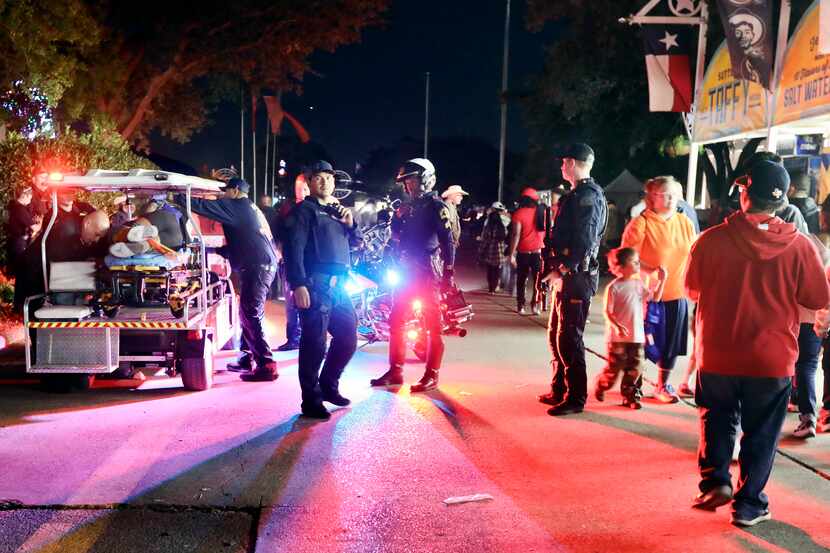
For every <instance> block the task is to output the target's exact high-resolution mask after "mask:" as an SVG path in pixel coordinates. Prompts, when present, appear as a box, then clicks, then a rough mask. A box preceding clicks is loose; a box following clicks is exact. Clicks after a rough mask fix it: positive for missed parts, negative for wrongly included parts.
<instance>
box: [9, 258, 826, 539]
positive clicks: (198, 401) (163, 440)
mask: <svg viewBox="0 0 830 553" xmlns="http://www.w3.org/2000/svg"><path fill="white" fill-rule="evenodd" d="M481 280H482V279H481V278H480V276H479V275H478V274H476V273H475V272H471V271H467V274H462V282H463V284H464V286H465V288H466V289H468V293H467V297H468V300H470V301H471V302H472V303H473V304H474V306H475V310H476V316H475V318H474V320H473V321H472V322H471V323H469V324H468V325H467V328H468V329H469V334H468V335H467V337H466V338H457V337H449V338H447V351H446V358H445V363H444V369H443V370H442V372H441V387H440V389H439V390H438V391H434V392H430V393H427V394H421V395H412V394H410V393H409V390H408V387H406V386H404V387H401V388H400V389H388V390H385V389H382V390H377V389H372V388H370V387H369V386H368V380H369V379H370V378H371V377H374V376H377V375H379V374H380V373H381V372H383V371H384V370H385V369H386V345H385V344H373V345H368V346H366V347H364V348H362V349H361V350H360V351H359V353H358V354H357V355H356V357H355V359H354V361H353V362H352V364H351V365H350V366H349V367H348V369H347V371H346V373H345V375H344V379H343V382H342V392H343V394H344V395H346V396H347V397H350V398H351V399H352V400H353V404H352V406H351V407H349V408H342V409H337V410H336V411H335V412H334V415H333V417H332V419H331V420H330V421H328V422H311V421H308V420H305V419H302V418H300V417H299V416H298V411H299V385H298V383H297V375H296V372H297V365H296V352H291V353H285V354H279V357H278V359H279V366H280V378H279V379H278V380H277V381H276V382H273V383H244V382H241V381H239V379H238V378H237V376H236V375H235V374H233V373H227V372H222V373H220V374H219V375H218V376H217V382H216V384H215V386H214V388H213V389H211V390H209V391H207V392H186V391H184V390H183V389H181V387H180V385H181V383H180V381H179V380H177V379H161V380H150V381H148V382H146V383H145V384H144V385H143V386H141V387H140V388H139V389H136V390H111V389H109V390H107V389H93V390H90V391H87V392H83V393H72V394H66V395H52V394H47V393H46V392H43V391H40V390H39V389H38V388H37V387H36V386H33V385H31V384H26V383H24V382H21V381H17V380H6V381H5V382H6V384H2V382H3V380H2V379H1V378H0V552H2V553H6V552H61V553H75V552H78V553H80V552H118V553H132V552H139V551H140V552H165V553H166V552H180V551H199V552H239V553H243V552H251V551H256V552H282V551H285V552H305V551H308V552H372V551H377V552H387V551H388V552H405V551H406V552H422V551H423V552H443V551H451V552H456V551H457V552H468V551H469V552H476V553H478V552H482V551H522V552H524V551H538V552H548V551H575V552H581V551H585V552H595V551H596V552H600V551H616V552H635V551H672V552H683V551H718V552H721V551H723V552H729V551H752V552H757V551H797V552H800V553H806V552H814V551H828V550H830V549H828V548H830V434H820V435H819V436H817V437H816V438H815V439H812V440H808V441H806V442H804V441H798V440H793V439H790V438H787V437H786V435H787V433H788V432H790V431H791V430H792V429H793V428H794V427H795V425H796V419H795V417H796V415H789V416H788V419H787V422H786V423H785V434H784V436H785V437H784V439H783V440H782V444H781V455H779V456H778V458H777V461H776V465H775V469H774V471H773V474H772V478H771V481H770V483H769V485H768V487H767V491H768V493H769V495H770V498H771V505H770V508H771V511H772V515H773V520H772V521H770V522H767V523H764V524H761V525H759V526H757V527H755V528H753V529H749V530H744V529H739V528H736V527H734V526H732V525H731V524H730V523H729V512H728V508H722V509H720V510H719V511H718V512H717V513H706V512H701V511H697V510H693V509H691V508H690V503H691V499H692V497H693V496H694V495H695V493H696V491H697V490H696V483H697V472H696V458H695V451H696V447H697V434H698V421H697V415H696V410H695V408H694V407H693V406H692V405H688V404H684V403H679V404H675V405H662V404H659V403H656V402H654V401H650V400H646V401H645V406H644V408H643V409H642V410H641V411H632V410H628V409H624V408H622V407H620V406H619V401H620V396H619V393H618V392H617V391H614V392H610V393H608V394H607V398H606V401H605V402H603V403H598V402H596V401H594V400H593V399H590V400H589V403H588V405H587V409H586V411H585V412H584V413H582V414H580V415H574V416H570V417H563V418H552V417H549V416H548V415H547V414H546V412H545V411H546V406H544V405H541V404H539V403H538V402H537V401H536V395H537V394H539V393H543V392H545V391H546V390H547V386H548V383H549V380H550V368H549V364H548V360H549V353H548V350H547V344H546V341H545V323H546V321H545V317H544V316H543V317H532V316H527V317H522V316H519V315H518V314H516V313H515V305H514V301H515V300H513V299H511V298H510V297H508V296H506V295H497V296H490V295H487V294H486V293H483V292H481V291H480V290H477V289H478V288H479V287H480V286H481ZM281 312H282V307H281V305H280V304H278V303H272V304H271V305H269V309H268V318H269V321H268V330H269V334H270V335H271V337H272V344H273V345H274V346H276V345H279V343H282V338H283V336H284V334H283V331H282V317H281ZM602 332H603V329H602V319H601V305H600V302H599V301H594V304H593V306H592V311H591V323H590V324H589V325H588V330H587V333H586V339H587V343H588V345H589V347H591V348H592V349H594V350H596V351H598V352H602V351H603V350H604V346H603V337H602ZM588 361H589V371H590V376H591V377H593V376H594V375H596V373H598V372H599V370H600V369H601V368H602V363H603V362H602V361H601V360H600V359H599V358H598V357H596V356H593V355H590V354H589V359H588ZM422 370H423V365H422V364H419V363H417V361H415V360H414V359H413V360H412V362H411V363H410V364H409V365H408V366H407V369H406V378H407V381H408V382H414V381H416V380H417V379H418V378H419V377H420V376H421V372H422ZM5 371H6V372H5V373H3V374H2V375H0V376H3V375H4V376H7V377H10V378H11V377H12V376H14V374H13V372H9V370H8V368H7V369H5ZM679 372H680V368H678V374H676V375H675V378H677V377H678V376H679ZM654 373H655V368H654V367H653V366H650V367H649V376H651V377H652V378H653V377H654ZM822 376H823V375H821V373H819V378H821V377H822ZM647 388H648V387H647ZM646 391H648V389H647V390H646ZM733 472H737V467H735V471H733ZM735 477H737V474H735ZM473 494H488V495H489V496H490V497H491V499H485V500H484V501H477V502H469V503H462V504H458V505H451V506H448V505H446V504H445V503H444V500H446V499H448V498H451V497H459V496H469V495H473Z"/></svg>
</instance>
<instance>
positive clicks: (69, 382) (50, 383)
mask: <svg viewBox="0 0 830 553" xmlns="http://www.w3.org/2000/svg"><path fill="white" fill-rule="evenodd" d="M94 381H95V376H94V375H91V374H44V375H42V376H41V377H40V384H41V386H42V387H43V389H44V390H45V391H46V392H49V393H52V394H68V393H70V392H74V391H78V392H84V391H86V390H89V388H90V387H91V386H92V383H93V382H94Z"/></svg>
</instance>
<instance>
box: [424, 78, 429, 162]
mask: <svg viewBox="0 0 830 553" xmlns="http://www.w3.org/2000/svg"><path fill="white" fill-rule="evenodd" d="M425 75H426V78H427V80H426V90H425V94H424V157H425V158H426V157H428V154H429V71H427V72H426V73H425Z"/></svg>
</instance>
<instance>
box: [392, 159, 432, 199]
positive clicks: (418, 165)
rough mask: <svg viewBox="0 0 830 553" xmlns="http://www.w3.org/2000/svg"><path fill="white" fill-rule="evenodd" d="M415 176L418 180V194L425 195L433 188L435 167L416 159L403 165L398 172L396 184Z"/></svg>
mask: <svg viewBox="0 0 830 553" xmlns="http://www.w3.org/2000/svg"><path fill="white" fill-rule="evenodd" d="M412 176H417V177H418V178H419V179H420V186H419V190H418V191H419V193H420V194H425V193H427V192H429V191H430V190H432V189H433V187H434V186H435V165H433V164H432V162H431V161H430V160H428V159H425V158H422V157H416V158H414V159H410V160H409V161H407V162H406V163H404V164H403V167H401V168H400V170H399V171H398V177H397V178H396V179H395V181H396V182H400V183H403V181H404V179H406V178H407V177H412Z"/></svg>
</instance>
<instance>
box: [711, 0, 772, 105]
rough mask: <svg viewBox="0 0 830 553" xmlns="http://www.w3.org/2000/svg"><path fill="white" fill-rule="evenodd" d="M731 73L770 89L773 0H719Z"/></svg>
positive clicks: (737, 77) (738, 77)
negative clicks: (730, 62)
mask: <svg viewBox="0 0 830 553" xmlns="http://www.w3.org/2000/svg"><path fill="white" fill-rule="evenodd" d="M718 11H719V12H720V16H721V21H723V30H724V33H725V34H726V42H727V44H728V45H729V58H730V59H731V61H732V74H733V75H734V77H735V78H736V79H741V80H745V81H751V82H755V83H759V84H760V85H761V86H763V87H764V88H766V89H767V90H770V89H771V88H770V81H771V78H772V67H773V63H774V57H773V26H772V0H718Z"/></svg>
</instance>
